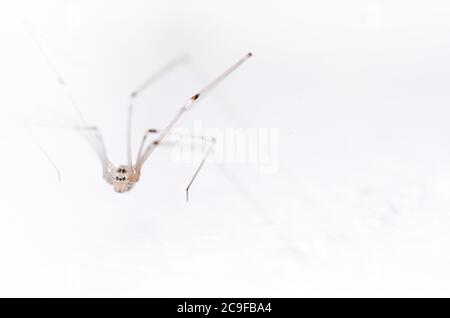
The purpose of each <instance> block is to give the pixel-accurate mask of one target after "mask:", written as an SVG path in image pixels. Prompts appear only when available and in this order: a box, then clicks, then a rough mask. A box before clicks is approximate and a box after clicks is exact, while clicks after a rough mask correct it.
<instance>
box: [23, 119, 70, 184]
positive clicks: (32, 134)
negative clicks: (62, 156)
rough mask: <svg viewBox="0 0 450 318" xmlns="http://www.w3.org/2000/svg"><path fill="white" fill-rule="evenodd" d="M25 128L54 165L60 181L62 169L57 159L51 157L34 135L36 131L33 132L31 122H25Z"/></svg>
mask: <svg viewBox="0 0 450 318" xmlns="http://www.w3.org/2000/svg"><path fill="white" fill-rule="evenodd" d="M25 130H26V131H27V133H28V134H29V135H30V136H31V138H32V139H33V141H34V142H35V143H36V145H37V146H38V148H39V150H40V151H41V152H42V154H43V155H44V157H45V158H46V159H47V160H48V162H49V163H50V164H51V165H52V167H53V168H54V169H55V171H56V174H57V176H58V182H61V171H60V170H59V168H58V166H57V165H56V163H55V161H53V159H52V158H51V157H50V155H49V154H48V152H47V151H46V150H45V148H44V147H43V146H42V144H41V143H40V142H39V139H38V138H37V137H36V136H35V135H34V133H33V132H32V130H31V128H30V124H29V123H28V122H25Z"/></svg>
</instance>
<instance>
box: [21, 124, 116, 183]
mask: <svg viewBox="0 0 450 318" xmlns="http://www.w3.org/2000/svg"><path fill="white" fill-rule="evenodd" d="M32 126H35V127H56V128H64V129H73V130H76V131H78V132H80V133H81V134H82V135H83V137H84V138H85V139H86V140H87V142H88V143H89V144H90V145H91V147H92V148H93V149H94V151H95V153H96V154H97V156H98V158H99V159H100V161H101V163H102V168H103V178H104V179H105V180H107V181H108V175H109V174H108V172H109V165H110V163H109V161H108V158H107V156H106V149H105V146H104V142H103V137H102V134H101V132H100V130H99V129H98V127H96V126H80V125H77V126H70V125H59V124H55V125H51V124H39V123H31V122H30V121H29V120H27V121H26V122H25V130H26V131H27V132H28V133H29V135H30V136H31V137H32V139H33V140H34V142H35V143H36V145H37V146H38V148H39V149H40V151H41V152H42V154H43V155H44V156H45V157H46V159H47V160H48V161H49V163H50V164H51V165H52V166H53V168H54V169H55V170H56V172H57V174H58V180H59V181H61V174H60V170H59V169H58V167H57V165H56V163H55V161H54V160H53V159H52V158H51V156H50V154H49V153H48V152H47V151H46V149H45V148H44V146H43V145H42V143H41V142H40V141H39V139H38V138H37V137H36V135H35V134H34V133H33V131H32V129H31V127H32Z"/></svg>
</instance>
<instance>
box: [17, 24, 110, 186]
mask: <svg viewBox="0 0 450 318" xmlns="http://www.w3.org/2000/svg"><path fill="white" fill-rule="evenodd" d="M24 26H25V29H26V30H27V31H28V33H29V35H30V37H31V38H32V40H33V41H34V43H35V44H36V46H37V47H38V48H39V51H40V52H41V54H42V56H43V57H44V60H45V61H46V63H47V65H48V66H49V68H50V69H51V70H52V71H53V73H54V74H55V76H56V79H57V81H58V84H59V86H60V87H61V89H62V90H63V91H64V92H65V93H66V95H67V97H68V99H69V102H70V104H71V105H72V107H73V108H74V110H75V112H76V113H77V114H78V117H79V120H80V122H81V125H80V126H79V127H84V128H85V127H93V126H90V125H88V124H87V123H86V120H85V119H84V116H83V114H82V112H81V110H80V109H79V108H78V106H77V104H76V102H75V99H74V98H73V95H72V92H71V90H70V88H69V86H68V85H67V83H66V82H65V80H64V79H63V78H62V76H61V75H60V74H59V71H58V70H57V69H56V67H55V66H54V64H53V63H52V61H51V59H50V58H49V57H48V55H47V54H46V53H45V51H44V49H43V47H42V45H41V43H40V42H39V41H38V39H37V37H36V35H35V33H34V32H33V30H32V29H31V27H30V26H29V25H28V24H27V23H25V22H24ZM80 131H81V132H82V133H83V135H84V137H85V138H86V139H87V140H88V142H89V143H90V144H91V146H92V147H93V149H94V151H95V152H96V153H97V155H98V157H99V159H100V161H101V164H102V168H103V176H104V178H105V179H106V177H107V172H108V170H109V161H108V157H107V154H106V148H105V144H104V141H103V137H102V135H101V133H100V131H99V130H98V128H96V127H95V129H91V130H86V129H81V130H80ZM89 131H91V132H93V133H94V138H92V136H91V135H90V134H89ZM35 139H36V138H35ZM41 148H42V146H41ZM42 150H43V148H42ZM44 153H46V152H45V151H44ZM50 162H52V160H50Z"/></svg>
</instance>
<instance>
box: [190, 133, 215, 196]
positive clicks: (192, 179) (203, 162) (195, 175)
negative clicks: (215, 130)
mask: <svg viewBox="0 0 450 318" xmlns="http://www.w3.org/2000/svg"><path fill="white" fill-rule="evenodd" d="M215 143H216V139H215V138H211V139H210V145H209V146H208V149H207V150H206V152H205V155H204V156H203V159H202V161H201V162H200V164H199V166H198V168H197V170H196V171H195V173H194V175H193V176H192V178H191V180H190V181H189V183H188V185H187V187H186V202H189V189H190V187H191V185H192V183H193V182H194V180H195V178H196V177H197V175H198V173H199V172H200V169H201V168H202V167H203V165H204V164H205V161H206V158H208V155H209V154H210V153H211V150H212V148H213V147H214V144H215Z"/></svg>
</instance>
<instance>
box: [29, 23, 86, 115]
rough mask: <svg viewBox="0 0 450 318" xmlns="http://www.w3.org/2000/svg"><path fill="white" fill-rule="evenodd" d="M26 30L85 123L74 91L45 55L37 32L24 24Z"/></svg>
mask: <svg viewBox="0 0 450 318" xmlns="http://www.w3.org/2000/svg"><path fill="white" fill-rule="evenodd" d="M24 26H25V29H26V30H27V31H28V34H29V35H30V37H31V38H32V40H33V42H34V43H35V44H36V46H37V47H38V49H39V51H40V52H41V54H42V56H43V58H44V60H45V62H46V63H47V65H48V66H49V68H50V69H51V70H52V72H53V73H54V74H55V76H56V79H57V81H58V84H59V86H60V87H61V88H62V89H63V90H64V92H65V94H66V95H67V97H68V99H69V101H70V104H71V106H72V107H73V108H74V110H75V111H76V113H77V114H78V116H79V118H80V120H81V121H82V122H83V123H85V122H86V121H85V120H84V116H83V113H82V112H81V110H80V108H79V107H78V105H77V103H76V102H75V99H74V98H73V95H72V91H71V90H70V87H69V86H68V85H67V83H66V81H65V80H64V78H63V77H62V76H61V74H60V73H59V71H58V70H57V68H56V67H55V65H54V64H53V62H52V60H51V59H50V58H49V57H48V55H47V54H46V53H45V50H44V48H43V47H42V45H41V43H40V42H39V41H38V39H37V36H36V34H35V32H34V31H33V30H32V29H31V27H30V26H29V25H28V24H27V23H25V22H24Z"/></svg>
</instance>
